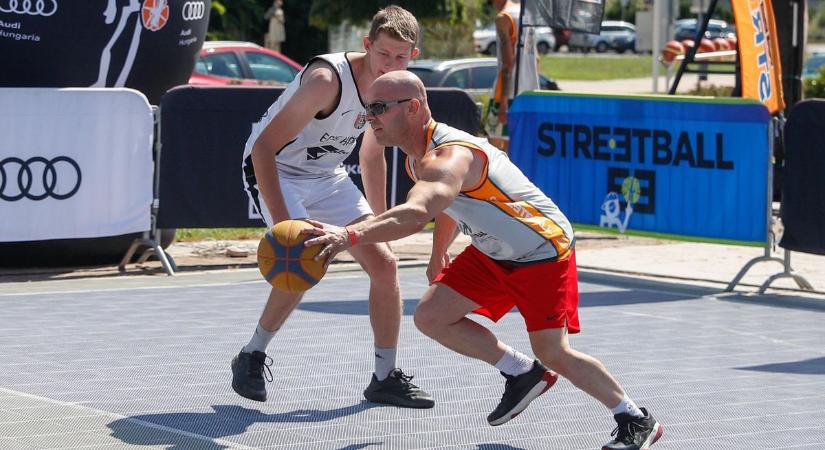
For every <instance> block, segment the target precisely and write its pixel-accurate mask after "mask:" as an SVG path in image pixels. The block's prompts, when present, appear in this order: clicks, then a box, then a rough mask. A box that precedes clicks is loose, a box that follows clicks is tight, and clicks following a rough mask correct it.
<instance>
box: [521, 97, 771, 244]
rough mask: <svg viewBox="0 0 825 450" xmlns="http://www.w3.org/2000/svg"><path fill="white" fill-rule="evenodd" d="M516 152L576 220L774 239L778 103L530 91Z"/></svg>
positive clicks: (681, 232) (725, 237)
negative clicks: (773, 126)
mask: <svg viewBox="0 0 825 450" xmlns="http://www.w3.org/2000/svg"><path fill="white" fill-rule="evenodd" d="M509 121H510V124H509V128H510V136H511V137H510V158H511V159H512V160H513V162H515V163H516V164H517V165H518V166H519V167H520V168H521V169H522V171H524V173H525V174H526V175H527V176H528V177H529V178H530V179H531V180H533V182H534V183H535V184H536V185H537V186H538V187H539V188H541V189H542V190H543V191H544V192H545V193H546V194H547V195H549V196H550V197H551V198H552V199H553V200H554V201H555V202H556V204H557V205H558V206H559V207H560V208H561V209H562V211H564V213H565V214H567V217H568V218H569V219H570V220H571V221H572V222H574V223H577V224H587V225H596V226H600V227H604V228H613V229H617V230H618V231H619V232H622V233H624V232H626V231H637V232H653V233H662V234H671V235H681V236H689V237H695V238H712V239H722V240H731V241H743V242H748V243H764V242H766V239H767V230H766V228H767V227H766V222H767V211H768V203H767V202H768V193H767V190H768V173H769V172H768V170H769V162H768V158H769V149H770V146H769V140H768V139H769V124H770V115H769V113H768V110H767V109H766V108H765V107H764V106H763V105H761V104H759V103H757V102H755V101H753V100H747V99H711V98H696V97H690V98H689V97H674V96H612V95H586V94H571V93H556V92H552V93H551V92H531V93H527V94H523V95H520V96H518V97H517V98H516V101H515V103H514V104H513V106H512V107H511V109H510V117H509Z"/></svg>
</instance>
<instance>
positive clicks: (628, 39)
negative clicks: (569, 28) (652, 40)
mask: <svg viewBox="0 0 825 450" xmlns="http://www.w3.org/2000/svg"><path fill="white" fill-rule="evenodd" d="M567 47H568V48H570V49H571V50H576V49H578V50H582V51H585V52H589V51H590V50H596V51H597V52H599V53H604V52H606V51H608V50H615V51H616V52H618V53H624V52H626V51H628V50H630V51H632V52H635V51H636V26H635V25H633V24H632V23H630V22H622V21H619V20H605V21H604V22H602V30H601V32H600V33H599V34H589V33H581V32H573V33H572V34H571V35H570V41H569V42H568V43H567Z"/></svg>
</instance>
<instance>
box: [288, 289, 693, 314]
mask: <svg viewBox="0 0 825 450" xmlns="http://www.w3.org/2000/svg"><path fill="white" fill-rule="evenodd" d="M418 300H419V299H404V310H403V314H404V315H405V316H412V315H413V314H414V313H415V307H416V305H418ZM683 300H696V297H695V296H692V295H690V294H674V293H668V292H655V291H648V290H616V291H606V292H582V293H581V294H580V295H579V307H590V306H613V305H633V304H639V303H661V302H675V301H683ZM298 309H299V310H302V311H309V312H318V313H326V314H344V315H356V316H366V315H369V302H368V301H367V300H325V301H314V302H313V301H304V302H301V303H299V304H298Z"/></svg>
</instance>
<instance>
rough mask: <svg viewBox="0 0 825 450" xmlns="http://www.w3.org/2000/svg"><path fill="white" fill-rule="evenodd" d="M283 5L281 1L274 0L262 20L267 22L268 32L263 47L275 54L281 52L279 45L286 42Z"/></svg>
mask: <svg viewBox="0 0 825 450" xmlns="http://www.w3.org/2000/svg"><path fill="white" fill-rule="evenodd" d="M283 5H284V2H283V0H275V1H274V2H272V6H270V7H269V9H267V10H266V13H265V14H264V18H265V19H266V20H268V21H269V27H268V28H267V30H268V31H267V33H266V35H265V36H264V47H266V48H268V49H270V50H275V51H276V52H280V51H281V43H283V42H284V41H285V40H286V29H285V28H284V22H286V18H285V17H284V9H283Z"/></svg>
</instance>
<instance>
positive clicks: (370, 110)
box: [365, 98, 412, 116]
mask: <svg viewBox="0 0 825 450" xmlns="http://www.w3.org/2000/svg"><path fill="white" fill-rule="evenodd" d="M410 100H412V99H411V98H405V99H404V100H395V101H392V102H372V103H369V104H367V105H366V106H365V108H366V109H367V114H369V115H371V116H380V115H381V114H384V113H385V112H387V108H389V107H390V106H393V105H398V104H401V103H404V102H408V101H410Z"/></svg>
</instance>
